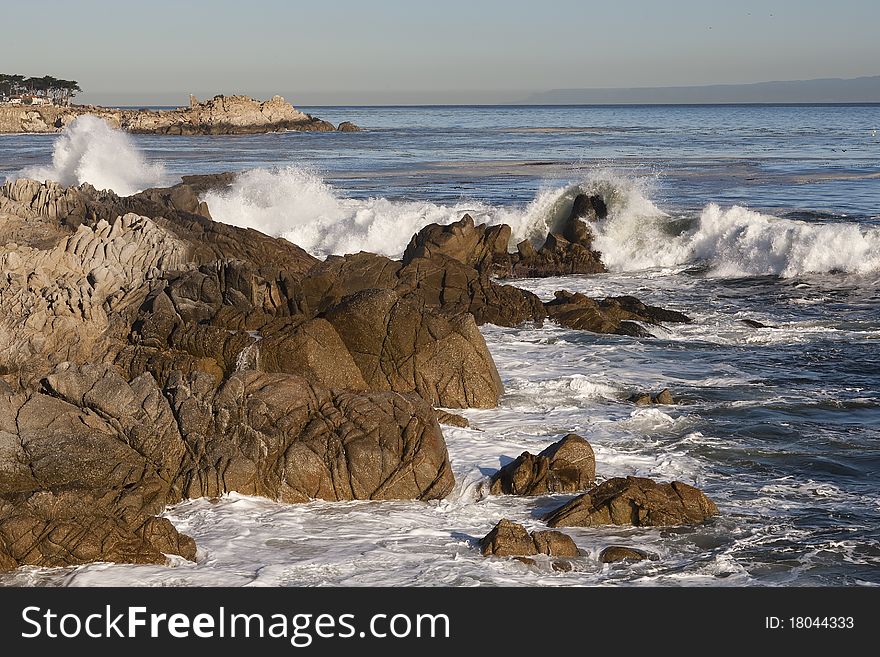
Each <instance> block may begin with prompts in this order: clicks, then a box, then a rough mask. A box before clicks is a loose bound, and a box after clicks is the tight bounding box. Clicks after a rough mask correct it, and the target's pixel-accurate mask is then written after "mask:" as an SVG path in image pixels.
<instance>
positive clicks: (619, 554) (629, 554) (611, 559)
mask: <svg viewBox="0 0 880 657" xmlns="http://www.w3.org/2000/svg"><path fill="white" fill-rule="evenodd" d="M647 558H648V553H647V552H642V551H641V550H636V549H635V548H629V547H625V546H623V545H609V546H608V547H607V548H605V549H604V550H602V552H601V553H600V554H599V561H601V562H602V563H617V562H618V561H631V562H635V561H644V560H645V559H647Z"/></svg>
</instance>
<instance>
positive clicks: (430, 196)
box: [0, 106, 880, 586]
mask: <svg viewBox="0 0 880 657" xmlns="http://www.w3.org/2000/svg"><path fill="white" fill-rule="evenodd" d="M334 111H336V112H338V116H335V115H334V113H333V112H334ZM320 113H321V115H322V116H325V115H326V116H327V118H328V119H330V120H335V121H338V120H344V119H351V120H354V121H355V122H356V123H358V124H359V125H362V126H365V127H366V128H367V130H366V131H365V132H363V133H356V134H354V135H352V136H342V135H332V136H330V137H329V139H324V140H323V141H322V138H324V137H328V136H326V135H323V136H322V135H296V134H281V135H257V136H253V137H247V138H238V139H231V138H212V137H194V138H185V139H184V138H181V139H180V140H174V139H168V138H157V137H132V136H125V135H119V134H118V133H114V132H113V131H111V130H109V129H105V127H102V126H95V125H84V126H72V127H71V129H70V131H69V132H68V133H67V134H65V135H62V136H60V137H52V138H44V137H36V136H33V137H18V136H16V137H15V138H9V139H2V140H0V173H2V174H3V175H5V176H6V177H16V176H18V175H22V174H27V175H32V176H35V177H38V178H42V177H45V178H50V179H55V180H59V181H60V182H62V183H64V184H79V183H82V182H89V183H91V184H93V185H95V186H96V187H99V188H111V189H114V191H116V192H117V193H120V194H130V193H133V192H135V191H137V190H140V189H145V188H148V187H151V186H155V185H158V184H169V183H171V184H173V183H174V182H175V181H176V180H178V179H179V177H180V176H181V175H185V174H187V173H207V172H215V171H223V170H230V171H237V172H239V173H238V175H237V176H236V178H235V180H234V181H233V183H232V185H231V186H230V187H229V188H228V189H226V190H222V191H217V192H210V193H208V194H206V195H205V196H204V198H203V200H205V201H206V202H207V204H208V206H209V208H210V211H211V214H212V216H213V217H214V219H215V220H217V221H223V222H225V223H230V224H234V225H239V226H246V227H250V228H254V229H257V230H260V231H263V232H265V233H267V234H271V235H275V236H278V237H283V238H285V239H288V240H290V241H292V242H294V243H296V244H299V245H300V246H302V247H303V248H305V249H307V250H308V251H310V252H311V253H313V254H315V255H316V256H318V257H326V256H328V255H331V254H344V253H352V252H357V251H360V250H366V251H373V252H377V253H382V254H384V255H387V256H389V257H399V256H400V254H401V253H402V252H403V250H404V249H405V247H406V244H407V243H408V242H409V240H410V238H411V237H412V235H413V234H414V233H415V232H416V231H417V230H418V229H419V228H421V227H422V226H424V225H426V224H428V223H432V222H437V223H450V222H452V221H456V220H458V219H459V218H460V217H461V215H462V214H463V213H465V212H467V213H470V214H471V215H472V216H473V217H474V218H475V220H477V221H478V222H487V223H490V224H498V223H507V224H509V225H510V226H511V228H512V230H513V238H512V240H511V245H510V246H511V248H515V245H516V243H517V242H519V241H521V240H524V239H530V240H533V241H534V242H535V243H536V244H539V243H540V240H541V238H542V237H543V236H544V235H545V234H546V232H547V231H548V230H553V229H554V228H555V227H557V226H558V225H559V222H560V221H562V220H564V219H565V218H566V217H567V216H568V213H569V211H570V208H571V204H572V202H573V200H574V197H575V196H576V195H577V194H578V193H598V194H601V195H602V196H603V198H605V200H606V202H607V203H608V206H609V215H608V217H607V218H606V219H604V220H601V221H599V222H597V223H596V224H595V225H594V226H593V230H594V233H595V242H594V244H595V247H596V248H597V249H598V250H599V251H601V253H602V258H603V262H604V263H605V265H606V266H607V267H608V269H609V272H608V273H606V274H600V275H596V276H572V277H559V278H550V279H529V280H518V281H513V283H514V284H516V285H518V286H521V287H524V288H526V289H529V290H531V291H533V292H535V293H536V294H537V295H538V296H539V297H541V298H543V299H550V298H552V296H553V293H554V292H555V291H556V290H560V289H566V290H571V291H580V292H584V293H586V294H588V295H590V296H595V297H604V296H611V295H621V294H633V295H635V296H638V297H639V298H641V299H642V300H643V301H645V302H646V303H651V304H656V305H660V306H663V307H667V308H670V309H674V310H680V311H683V312H686V313H688V314H689V315H690V316H691V317H692V318H693V319H694V322H693V323H691V324H683V325H667V326H663V327H649V329H650V330H651V332H652V333H653V334H654V337H653V338H631V337H625V336H608V335H594V334H590V333H584V332H578V331H572V330H568V329H565V328H563V327H560V326H557V325H555V324H553V323H549V322H548V323H546V324H545V325H544V326H533V325H527V326H522V327H517V328H502V327H496V326H491V325H486V326H483V327H481V331H482V333H483V335H484V337H485V339H486V342H487V345H488V347H489V349H490V351H491V353H492V355H493V358H494V359H495V361H496V364H497V367H498V370H499V373H500V374H501V377H502V380H503V382H504V386H505V394H504V396H503V397H502V399H501V402H500V405H499V407H498V408H497V409H480V410H478V409H470V410H466V411H463V412H462V414H463V415H465V416H466V417H467V418H468V419H469V420H470V423H471V428H465V429H463V428H457V427H446V426H444V427H443V433H444V436H445V438H446V441H447V445H448V449H449V456H450V461H451V464H452V467H453V470H454V473H455V477H456V486H455V489H454V491H453V493H452V494H451V495H450V496H449V497H448V498H447V499H445V500H442V501H438V502H431V503H421V502H405V501H401V502H350V503H326V502H311V503H308V504H302V505H285V504H279V503H277V502H274V501H272V500H266V499H261V498H250V497H245V496H241V495H228V496H225V497H223V498H221V499H219V500H207V499H202V500H191V501H187V502H184V503H182V504H180V505H176V506H175V507H172V508H169V509H168V510H167V511H166V513H165V515H166V516H167V517H168V518H170V519H171V520H172V522H173V523H174V524H175V526H177V527H178V529H180V530H181V531H183V532H185V533H187V534H189V535H191V536H193V537H194V538H195V539H196V542H197V544H198V546H199V553H198V558H197V561H196V562H195V563H188V562H185V561H181V560H175V561H173V562H172V563H171V565H170V567H156V566H122V565H109V564H92V565H89V566H85V567H81V568H72V569H20V570H19V571H16V573H14V574H12V575H8V576H5V579H4V580H3V581H4V582H6V583H17V584H23V583H27V584H61V585H70V586H79V585H108V584H117V585H218V584H222V585H234V586H267V585H268V586H276V585H315V586H333V585H363V586H371V585H386V586H388V585H390V586H415V585H454V586H474V585H534V586H572V585H629V586H678V585H683V586H703V585H707V586H728V585H735V586H782V585H798V586H801V585H835V586H844V585H877V584H880V577H878V575H877V573H878V568H877V566H878V565H880V529H878V528H880V491H878V488H877V485H876V474H877V472H878V471H880V392H878V391H880V368H878V366H877V357H876V353H877V345H878V344H880V342H878V340H880V313H878V311H877V309H878V304H880V190H878V185H877V183H876V180H877V176H878V174H880V170H878V169H877V162H878V161H880V160H878V157H877V156H878V152H880V151H878V148H880V146H878V144H877V143H876V142H875V141H872V140H871V137H870V131H866V130H865V126H866V125H871V124H872V122H876V123H878V124H880V109H878V108H827V107H818V106H817V107H798V108H768V107H754V108H745V109H740V110H738V111H737V112H733V111H731V110H730V109H729V108H724V107H717V108H712V107H708V108H662V107H653V108H640V109H639V108H613V109H611V108H607V109H603V108H492V109H486V108H454V109H448V110H444V111H443V112H440V111H439V110H435V109H430V108H408V109H400V110H397V111H395V112H393V113H388V112H385V111H383V110H382V109H381V108H338V109H337V110H333V109H332V108H331V109H322V111H321V112H320ZM413 126H415V127H413ZM546 126H559V127H560V128H565V130H564V131H563V130H559V131H556V132H552V131H541V132H538V131H537V129H538V128H542V127H546ZM343 139H350V141H343ZM831 147H833V148H835V149H836V150H835V152H839V153H841V154H840V155H835V156H833V157H832V156H829V153H830V152H831V151H830V149H831ZM844 148H845V149H846V151H845V154H843V149H844ZM744 320H748V322H750V323H746V321H744ZM758 327H762V328H758ZM667 387H668V388H669V389H670V390H671V391H672V392H673V394H674V396H675V397H676V399H677V401H678V403H677V404H675V405H672V406H654V407H648V408H637V407H634V406H632V405H631V404H630V403H629V402H628V401H627V399H628V397H629V395H631V394H632V393H634V392H637V391H645V390H648V391H658V390H660V389H662V388H667ZM572 431H574V432H577V433H580V434H581V435H582V436H584V437H585V438H587V439H588V440H589V441H590V443H591V444H592V445H593V447H594V450H595V452H596V462H597V477H598V478H599V479H600V480H604V479H607V478H609V477H613V476H620V475H628V474H634V475H643V476H649V477H652V478H655V479H658V480H671V479H678V480H681V481H684V482H686V483H689V484H692V485H696V486H698V487H700V488H701V489H703V490H704V491H705V492H706V493H707V494H708V495H709V497H711V498H712V499H713V500H714V501H716V503H717V504H718V506H719V509H720V511H721V516H720V517H719V518H718V519H717V520H716V521H714V522H712V523H710V524H708V525H705V526H701V527H689V528H665V529H643V528H632V527H606V528H591V529H589V528H583V529H566V533H569V534H571V536H572V537H573V538H574V540H575V542H576V543H577V545H578V547H579V548H580V549H581V550H582V552H583V556H582V557H579V558H578V559H576V560H575V562H574V568H573V570H572V571H570V572H557V571H554V570H553V569H552V568H551V567H550V564H549V563H545V562H543V561H540V560H539V562H538V564H537V565H536V566H533V567H529V566H526V565H524V564H521V563H519V562H513V561H507V560H495V559H485V558H483V557H481V556H480V555H479V553H478V551H477V550H476V548H475V542H476V540H477V539H478V538H479V537H481V536H483V535H484V534H485V533H486V532H488V531H489V529H491V527H492V526H493V525H494V524H495V523H496V522H497V521H498V520H499V519H500V518H502V517H505V518H509V519H511V520H513V521H515V522H520V523H522V524H524V525H525V526H527V527H528V528H529V529H543V528H544V525H543V523H542V522H541V521H540V519H539V518H540V515H541V514H542V513H543V512H544V511H546V510H548V509H549V508H552V507H554V506H558V505H559V504H560V503H561V502H562V501H565V500H567V499H569V497H570V496H566V495H554V496H542V497H537V498H528V497H525V498H524V497H512V496H511V497H506V496H493V495H490V494H489V493H488V487H487V481H488V478H489V477H490V476H491V474H492V473H493V472H495V471H496V470H497V469H498V468H499V467H501V466H503V465H504V464H506V463H507V462H509V461H510V460H512V459H514V458H516V457H517V456H518V455H519V454H520V453H521V452H522V451H525V450H528V451H531V452H533V453H536V452H537V451H540V450H541V449H543V448H544V447H546V446H547V445H549V444H550V443H552V442H554V441H556V440H558V439H559V438H561V437H562V436H563V435H565V434H566V433H569V432H572ZM612 544H623V545H627V546H630V547H635V548H638V549H642V550H644V551H646V552H648V553H650V554H651V555H652V559H649V560H646V561H644V562H640V563H638V564H633V565H622V564H617V565H603V564H601V563H600V562H599V561H598V554H599V552H601V550H602V549H603V548H604V547H606V546H608V545H612Z"/></svg>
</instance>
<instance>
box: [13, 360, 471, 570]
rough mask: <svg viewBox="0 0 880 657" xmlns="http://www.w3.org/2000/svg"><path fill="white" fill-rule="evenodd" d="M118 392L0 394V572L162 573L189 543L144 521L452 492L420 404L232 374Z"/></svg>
mask: <svg viewBox="0 0 880 657" xmlns="http://www.w3.org/2000/svg"><path fill="white" fill-rule="evenodd" d="M169 378H170V379H171V380H170V381H169V383H168V385H167V387H166V388H165V389H164V390H162V389H160V388H159V387H158V386H157V384H156V382H155V380H154V379H153V377H152V376H151V375H150V374H143V375H141V376H139V377H137V378H135V379H134V380H131V381H127V380H126V379H125V378H124V377H122V376H121V375H120V374H119V372H118V370H117V369H116V368H115V367H113V366H110V365H83V366H77V365H74V364H71V363H64V364H61V365H59V366H58V367H57V368H56V369H55V371H54V372H52V373H51V374H50V375H49V376H47V377H46V378H45V379H44V381H43V385H42V390H41V391H32V392H25V393H13V394H5V395H3V396H0V562H3V563H7V564H10V563H12V562H13V561H14V563H15V564H16V565H19V564H33V565H44V566H49V565H51V566H58V565H72V564H78V563H85V562H88V561H94V560H110V561H119V562H124V563H129V562H139V563H140V562H145V563H164V556H162V553H177V554H181V555H182V556H185V557H187V558H192V556H193V554H194V549H195V548H194V545H193V544H192V541H191V540H190V539H188V538H186V537H183V536H180V535H179V534H178V533H177V532H176V531H175V530H174V528H173V527H172V526H171V525H170V524H169V523H168V522H167V521H165V520H160V519H157V518H156V517H155V515H156V514H157V513H159V512H161V510H162V509H163V508H164V506H165V505H167V504H173V503H176V502H179V501H181V500H182V499H186V498H195V497H201V496H209V497H215V496H219V495H222V494H224V493H226V492H231V491H236V492H241V493H244V494H249V495H262V496H265V497H268V498H270V499H277V500H281V501H286V502H304V501H307V500H309V499H316V498H317V499H325V500H331V501H333V500H351V499H436V498H440V497H443V496H445V495H446V494H448V493H449V491H450V490H451V489H452V486H453V484H454V480H453V476H452V471H451V468H450V466H449V461H448V458H447V454H446V446H445V443H444V441H443V436H442V434H441V432H440V427H439V425H438V424H437V420H436V417H435V415H434V411H433V409H432V408H431V407H430V405H429V404H427V403H426V402H425V401H423V400H421V399H420V398H418V397H416V396H407V395H401V394H399V393H394V392H372V393H358V392H353V391H342V390H334V391H331V390H328V389H327V388H323V387H320V386H317V385H315V384H313V383H310V382H308V381H307V380H305V379H303V378H302V377H297V376H295V375H289V374H266V373H262V372H254V371H243V372H237V373H235V374H233V375H232V376H231V377H229V378H228V379H227V380H226V381H225V382H224V383H223V384H222V385H221V386H220V387H217V386H216V381H215V380H214V379H213V378H212V377H210V376H209V375H206V374H202V373H198V372H196V373H192V374H191V375H189V376H184V375H183V374H182V373H181V372H179V371H178V372H176V373H174V375H173V376H172V377H169Z"/></svg>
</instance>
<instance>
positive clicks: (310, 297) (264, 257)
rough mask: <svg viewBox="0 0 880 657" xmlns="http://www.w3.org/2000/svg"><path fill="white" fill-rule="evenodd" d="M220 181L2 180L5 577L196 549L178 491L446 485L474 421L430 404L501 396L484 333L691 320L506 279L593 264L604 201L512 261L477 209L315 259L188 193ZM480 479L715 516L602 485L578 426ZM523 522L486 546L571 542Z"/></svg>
mask: <svg viewBox="0 0 880 657" xmlns="http://www.w3.org/2000/svg"><path fill="white" fill-rule="evenodd" d="M231 180H232V176H231V175H228V174H224V175H212V176H192V177H186V178H184V181H183V182H182V183H180V184H178V185H175V186H174V187H170V188H163V189H149V190H146V191H144V192H141V193H139V194H136V195H134V196H129V197H119V196H117V195H115V194H114V193H112V192H109V191H98V190H96V189H94V188H93V187H91V186H89V185H80V186H78V187H66V188H65V187H62V186H60V185H57V184H55V183H51V182H47V183H40V182H37V181H33V180H17V181H14V182H7V183H6V184H5V185H3V186H2V187H0V272H2V276H0V570H9V569H14V568H16V567H18V566H21V565H34V566H70V565H77V564H83V563H88V562H93V561H111V562H119V563H160V564H161V563H165V560H166V555H172V554H176V555H180V556H182V557H184V558H186V559H194V558H195V553H196V546H195V543H194V541H193V540H192V539H191V538H189V537H187V536H185V535H182V534H180V533H179V532H178V531H177V530H176V529H175V528H174V527H173V526H172V525H171V523H170V522H169V521H168V520H167V519H164V518H160V517H158V514H160V513H161V512H162V510H163V509H164V508H165V506H167V505H169V504H175V503H177V502H180V501H182V500H184V499H188V498H198V497H217V496H219V495H222V494H224V493H227V492H239V493H243V494H247V495H259V496H263V497H267V498H270V499H274V500H278V501H282V502H287V503H299V502H305V501H308V500H311V499H321V500H327V501H343V500H389V499H413V500H426V501H427V500H433V499H440V498H443V497H445V496H446V495H448V494H449V493H450V492H451V491H452V489H453V486H454V484H455V481H454V477H453V473H452V469H451V467H450V463H449V458H448V454H447V449H446V444H445V441H444V437H443V431H442V429H441V425H440V420H442V421H444V422H458V421H459V420H461V419H462V418H458V419H456V417H457V416H455V415H453V414H450V413H448V412H446V411H439V412H438V411H437V410H436V409H437V408H444V409H450V408H452V409H455V408H492V407H495V406H497V405H498V402H499V399H500V398H501V396H502V395H503V394H504V387H503V384H502V381H501V379H500V377H499V375H498V372H497V370H496V368H495V364H494V362H493V359H492V356H491V355H490V353H489V351H488V349H487V347H486V343H485V341H484V339H483V337H482V335H481V333H480V330H479V328H478V327H479V326H480V325H482V324H486V323H492V324H497V325H501V326H511V327H513V326H518V325H521V324H524V323H528V324H530V325H540V324H541V323H542V322H544V321H547V320H549V321H555V322H558V323H560V324H564V325H565V326H569V327H571V328H574V329H577V330H587V331H594V332H599V333H615V334H619V335H629V336H650V330H651V328H650V327H651V326H652V325H658V324H660V323H663V322H687V321H690V320H689V318H688V317H687V316H686V315H684V314H682V313H679V312H676V311H669V310H665V309H662V308H657V307H653V306H648V305H645V304H643V303H641V302H640V301H639V300H638V299H636V298H634V297H628V296H624V297H615V298H606V299H591V298H588V297H586V296H584V295H580V294H572V293H570V292H567V291H564V290H560V291H558V292H557V294H556V298H555V299H554V300H552V301H550V302H547V303H544V302H542V301H541V300H540V299H539V298H538V297H537V296H535V295H534V294H532V293H530V292H527V291H525V290H522V289H520V288H518V287H515V286H514V285H511V284H508V283H507V282H505V281H504V280H501V279H507V280H513V279H515V278H516V277H517V276H525V275H528V276H535V275H543V276H555V275H560V274H570V273H593V272H595V271H601V270H602V265H601V260H600V254H598V253H597V252H596V251H595V250H593V248H592V232H591V229H590V222H591V221H592V220H594V219H596V218H598V217H600V216H602V213H603V211H604V210H603V209H604V203H603V202H602V199H601V198H598V197H592V198H591V197H586V196H583V197H578V199H576V201H575V203H574V206H573V208H572V212H571V215H570V216H569V218H568V220H567V222H565V225H564V226H563V227H562V228H561V229H560V230H559V232H553V233H550V234H548V235H547V236H546V239H545V240H544V241H543V244H541V245H539V246H538V247H537V248H536V246H535V245H534V244H531V243H525V242H524V243H521V244H520V245H519V246H518V248H517V251H516V252H514V253H510V252H508V242H509V240H510V234H511V230H510V227H508V226H504V225H501V226H493V227H488V226H478V225H475V224H474V221H473V219H471V218H470V217H469V216H467V215H466V216H464V217H463V218H462V219H461V220H460V221H458V222H456V223H454V224H452V225H449V226H441V225H437V224H432V225H429V226H426V227H425V228H423V229H422V230H420V231H419V232H418V233H417V234H416V235H414V236H413V238H412V240H411V242H410V245H409V246H408V248H407V249H406V252H405V253H404V255H403V257H402V258H401V259H400V260H392V259H390V258H387V257H384V256H380V255H376V254H372V253H367V252H360V253H356V254H350V255H346V256H331V257H329V258H327V259H326V260H323V261H321V260H318V259H317V258H315V257H313V256H311V255H310V254H308V253H307V252H305V251H304V250H303V249H301V248H299V247H298V246H296V245H294V244H292V243H290V242H288V241H286V240H284V239H281V238H271V237H268V236H266V235H264V234H262V233H260V232H258V231H255V230H252V229H243V228H237V227H234V226H230V225H226V224H221V223H217V222H214V221H213V220H212V219H211V216H210V208H209V207H208V206H207V205H206V204H205V203H203V202H201V201H200V200H199V199H200V197H201V195H202V194H203V193H204V192H205V191H206V190H209V189H215V188H218V187H219V188H222V187H225V186H228V185H229V184H230V182H231ZM487 489H489V490H487V492H491V494H498V495H500V494H515V495H539V494H544V493H554V492H568V493H583V494H582V495H580V496H579V497H576V498H574V499H573V500H571V501H570V502H568V503H567V504H565V505H563V506H561V507H560V508H558V509H556V510H554V511H552V512H551V513H550V514H549V515H548V516H547V517H546V519H545V522H547V524H548V525H550V526H560V527H562V526H595V525H598V524H608V523H611V524H632V525H636V526H658V525H659V526H663V525H675V524H694V523H700V522H704V521H705V520H706V519H708V518H710V517H711V516H713V515H715V514H717V513H718V510H717V508H715V505H714V504H713V503H712V502H711V501H710V500H708V499H707V498H706V497H705V496H704V495H703V494H702V493H701V492H700V491H698V490H697V489H694V488H692V487H690V486H687V485H686V484H683V483H681V482H672V483H657V482H653V481H651V480H648V479H637V478H628V479H610V480H607V481H604V482H602V483H599V484H598V485H597V484H596V461H595V456H594V454H593V450H592V448H591V447H590V445H589V443H588V442H587V441H586V440H585V439H584V438H582V437H580V436H576V435H574V434H571V435H569V436H566V437H565V438H564V439H563V440H562V441H560V443H558V444H556V445H552V446H550V447H548V448H547V449H545V450H543V451H542V452H541V453H540V454H538V455H532V454H529V453H524V454H523V455H522V456H521V457H520V458H519V459H517V460H516V461H514V462H513V463H512V464H510V465H509V466H506V467H505V468H503V469H502V470H501V471H499V472H498V473H497V474H496V475H495V476H494V477H493V478H492V480H491V481H490V482H487ZM510 525H511V523H507V524H502V525H500V526H499V527H496V530H493V531H494V534H492V535H491V537H487V539H486V540H484V542H483V548H482V549H483V552H484V554H487V555H495V556H519V557H522V558H527V559H530V558H531V557H532V556H535V555H550V556H553V557H556V556H559V557H565V558H573V557H575V556H576V554H577V551H576V549H575V550H574V552H573V551H572V546H573V543H571V540H570V539H568V538H567V537H565V536H564V535H562V534H560V533H559V532H555V531H553V532H551V531H547V532H535V533H534V534H531V535H530V534H528V532H525V530H522V531H520V530H521V528H520V529H517V527H516V526H510ZM523 532H525V534H523ZM505 541H508V542H511V541H512V543H513V547H511V546H507V547H505V546H504V545H503V543H504V542H505ZM487 546H489V547H487ZM517 551H522V552H523V554H516V553H517ZM621 554H625V552H622V553H621ZM612 556H614V555H612ZM617 556H619V555H617ZM610 558H611V557H609V559H610ZM621 558H629V557H626V556H624V557H621ZM559 567H560V568H564V567H565V565H564V563H560V564H559Z"/></svg>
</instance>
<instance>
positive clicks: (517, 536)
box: [479, 519, 579, 557]
mask: <svg viewBox="0 0 880 657" xmlns="http://www.w3.org/2000/svg"><path fill="white" fill-rule="evenodd" d="M479 547H480V552H481V553H482V554H483V556H484V557H488V556H495V557H529V556H534V555H538V554H546V555H549V556H552V557H576V556H578V554H579V553H578V549H577V546H576V545H575V543H574V541H573V540H572V539H571V537H570V536H567V535H566V534H563V533H562V532H557V531H539V532H532V533H531V534H530V533H529V532H528V531H527V530H526V528H525V527H523V526H522V525H518V524H517V523H515V522H511V521H510V520H507V519H503V520H500V521H499V522H498V524H497V525H495V527H494V528H493V529H492V531H490V532H489V533H488V534H486V535H485V536H484V537H483V538H481V539H480V541H479Z"/></svg>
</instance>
